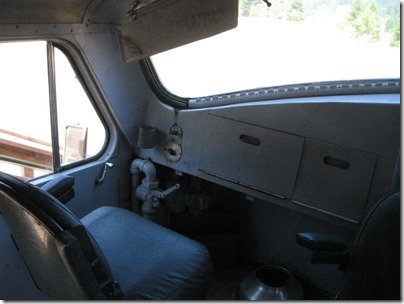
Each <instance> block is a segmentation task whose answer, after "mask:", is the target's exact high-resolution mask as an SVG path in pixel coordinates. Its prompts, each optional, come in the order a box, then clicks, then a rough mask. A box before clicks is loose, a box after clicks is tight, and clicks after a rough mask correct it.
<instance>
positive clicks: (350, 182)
mask: <svg viewBox="0 0 404 304" xmlns="http://www.w3.org/2000/svg"><path fill="white" fill-rule="evenodd" d="M376 161H377V155H376V154H373V153H368V152H364V151H359V150H355V149H351V148H347V147H343V146H339V145H333V144H329V143H325V142H321V141H317V140H310V139H306V142H305V146H304V151H303V155H302V162H301V166H300V170H299V176H298V179H297V183H296V189H295V192H294V195H293V202H294V203H297V204H301V205H303V206H306V207H310V208H314V209H316V210H318V211H322V212H326V213H329V214H333V215H334V216H338V217H341V218H344V219H347V220H350V221H354V222H359V221H360V220H361V218H362V212H363V210H364V208H365V205H366V202H367V199H368V193H369V190H370V185H371V183H372V178H373V174H374V170H375V166H376Z"/></svg>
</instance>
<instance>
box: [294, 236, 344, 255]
mask: <svg viewBox="0 0 404 304" xmlns="http://www.w3.org/2000/svg"><path fill="white" fill-rule="evenodd" d="M296 242H297V244H298V245H300V246H303V247H306V248H308V249H310V250H313V251H314V250H321V251H341V252H342V251H345V250H346V248H347V246H346V244H345V243H343V242H342V241H341V240H339V239H338V238H336V237H334V236H331V235H327V234H322V233H311V232H305V233H298V234H297V235H296Z"/></svg>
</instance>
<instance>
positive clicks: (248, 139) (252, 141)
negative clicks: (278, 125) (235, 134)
mask: <svg viewBox="0 0 404 304" xmlns="http://www.w3.org/2000/svg"><path fill="white" fill-rule="evenodd" d="M240 141H241V142H243V143H246V144H249V145H253V146H257V147H258V146H259V145H260V144H261V140H260V139H259V138H258V137H255V136H250V135H246V134H241V135H240Z"/></svg>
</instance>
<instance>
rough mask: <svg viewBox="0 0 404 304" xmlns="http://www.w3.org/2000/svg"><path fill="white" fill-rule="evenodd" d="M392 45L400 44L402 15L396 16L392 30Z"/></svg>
mask: <svg viewBox="0 0 404 304" xmlns="http://www.w3.org/2000/svg"><path fill="white" fill-rule="evenodd" d="M390 45H391V46H400V16H398V17H397V18H396V22H395V25H394V26H393V28H392V30H391V38H390Z"/></svg>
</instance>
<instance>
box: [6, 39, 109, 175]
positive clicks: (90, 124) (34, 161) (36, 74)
mask: <svg viewBox="0 0 404 304" xmlns="http://www.w3.org/2000/svg"><path fill="white" fill-rule="evenodd" d="M49 50H52V52H54V55H55V61H54V66H53V69H54V70H55V77H54V78H53V77H49V76H48V65H53V63H52V62H51V61H50V62H49V63H48V51H49ZM0 67H1V69H0V83H1V88H2V89H1V90H0V106H1V111H0V170H1V171H4V172H7V173H10V174H12V175H15V176H17V177H21V178H23V179H29V178H33V177H37V176H41V175H44V174H48V173H51V172H55V171H59V169H60V167H58V168H54V164H58V163H60V165H61V166H63V165H66V164H69V163H72V162H76V161H79V160H82V159H85V158H88V157H91V156H93V155H96V154H97V153H99V152H100V151H101V149H102V147H103V145H104V142H105V138H106V132H105V128H104V126H103V124H102V123H101V121H100V119H99V117H98V115H97V113H96V111H95V110H94V108H93V106H92V104H91V102H90V100H89V98H88V96H87V94H86V92H85V90H84V89H83V86H82V85H81V83H80V81H79V80H78V77H77V76H76V74H75V73H74V70H73V68H72V66H71V65H70V63H69V61H68V60H67V58H66V56H65V55H64V54H63V53H62V52H61V51H60V50H58V49H57V48H53V47H52V48H47V42H46V41H35V42H9V43H0ZM50 70H52V68H51V69H50ZM49 79H52V80H51V81H55V85H54V86H50V85H49ZM51 87H54V88H55V89H56V92H53V93H56V99H55V100H53V101H52V100H50V95H52V94H51V91H52V89H51ZM55 101H56V104H57V107H56V108H57V111H56V114H57V115H56V116H55V118H56V117H57V120H56V119H55V120H56V121H57V123H54V124H53V126H56V127H55V128H56V129H57V130H58V132H54V133H55V134H57V135H58V140H56V139H57V138H56V136H55V134H54V135H52V129H51V125H52V124H51V120H52V118H51V117H52V115H51V111H50V104H51V103H52V102H55ZM53 136H54V137H55V138H53ZM55 143H57V144H56V145H55ZM53 149H57V150H59V151H58V152H59V153H54V152H55V151H53ZM57 150H56V151H57ZM57 157H59V161H57V162H55V161H54V160H55V158H57ZM58 166H59V165H58Z"/></svg>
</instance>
